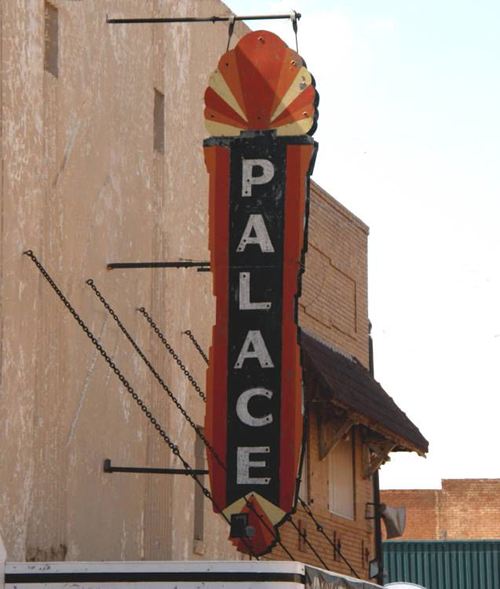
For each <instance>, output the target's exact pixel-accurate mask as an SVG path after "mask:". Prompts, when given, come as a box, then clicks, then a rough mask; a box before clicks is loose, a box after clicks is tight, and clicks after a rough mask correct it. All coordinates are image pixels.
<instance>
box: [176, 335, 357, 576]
mask: <svg viewBox="0 0 500 589" xmlns="http://www.w3.org/2000/svg"><path fill="white" fill-rule="evenodd" d="M184 333H185V334H186V335H187V336H188V337H189V339H190V340H191V341H192V342H193V345H194V346H195V348H196V349H197V350H198V353H199V354H200V356H201V357H202V358H203V359H204V360H205V361H206V363H207V364H208V358H207V356H206V354H205V352H204V351H203V348H202V347H201V346H200V344H199V343H198V341H197V340H196V338H195V337H194V335H193V334H192V333H191V331H189V330H188V331H185V332H184ZM297 498H298V500H299V502H300V504H301V505H302V507H303V508H304V511H305V512H306V514H307V515H308V516H309V517H310V518H311V519H312V521H313V522H314V524H315V526H316V529H317V531H318V532H320V534H322V535H323V536H324V537H325V538H326V540H327V541H328V542H329V544H330V545H331V546H332V548H333V549H334V551H335V553H336V554H338V555H339V556H340V558H341V559H342V560H343V561H344V562H345V564H346V565H347V566H348V567H349V570H350V571H351V573H352V574H353V575H354V576H355V577H357V578H358V579H359V578H360V576H359V575H358V573H357V572H356V570H355V569H354V568H353V567H352V565H351V563H350V562H349V561H348V560H347V558H346V557H345V556H344V555H343V554H342V552H341V551H340V550H339V548H338V546H335V544H334V543H333V542H332V540H331V538H330V537H329V536H328V535H327V534H326V533H325V530H324V528H323V526H322V525H321V524H320V523H319V522H318V520H317V519H316V517H315V516H314V514H313V512H312V511H311V508H310V507H309V505H307V503H305V502H304V501H303V499H302V498H301V497H300V496H297ZM289 519H290V523H291V524H292V525H293V526H294V527H295V528H296V529H298V528H297V526H296V524H295V522H294V521H293V519H292V517H290V518H289ZM304 540H306V539H304ZM306 542H307V540H306ZM313 552H314V550H313ZM318 558H320V557H319V556H318ZM324 566H325V568H327V569H328V567H327V566H326V565H324Z"/></svg>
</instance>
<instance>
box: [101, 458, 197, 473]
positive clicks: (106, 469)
mask: <svg viewBox="0 0 500 589" xmlns="http://www.w3.org/2000/svg"><path fill="white" fill-rule="evenodd" d="M102 470H103V471H104V472H106V473H112V472H135V473H140V474H183V475H204V474H208V470H203V469H194V468H192V469H188V468H149V467H146V466H112V464H111V460H110V459H109V458H106V459H105V460H104V463H103V465H102Z"/></svg>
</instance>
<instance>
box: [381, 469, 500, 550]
mask: <svg viewBox="0 0 500 589" xmlns="http://www.w3.org/2000/svg"><path fill="white" fill-rule="evenodd" d="M381 497H382V501H383V502H384V503H387V504H388V505H391V506H392V507H399V506H405V507H406V509H407V512H406V530H405V533H404V536H403V537H402V538H401V539H402V540H467V539H476V540H479V539H499V538H500V479H443V481H442V488H441V489H438V490H420V489H415V490H406V491H395V490H390V491H382V494H381Z"/></svg>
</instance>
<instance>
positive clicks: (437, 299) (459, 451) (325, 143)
mask: <svg viewBox="0 0 500 589" xmlns="http://www.w3.org/2000/svg"><path fill="white" fill-rule="evenodd" d="M291 1H292V2H293V4H290V3H289V2H288V1H287V2H282V1H268V0H252V1H250V0H227V4H228V5H229V6H230V7H231V9H232V10H233V11H234V13H235V14H260V13H265V14H267V13H281V12H289V11H290V10H291V9H292V8H293V9H295V10H297V11H298V12H301V13H302V19H301V20H300V21H299V52H300V54H301V55H302V57H303V58H304V59H305V60H306V62H307V66H308V69H309V70H310V71H311V73H312V74H313V75H314V77H315V78H316V86H317V89H318V91H319V94H320V105H319V113H320V116H319V127H318V132H317V133H316V135H315V138H316V139H317V141H319V152H318V159H317V162H316V169H315V172H314V176H313V177H314V179H315V180H316V181H317V182H318V183H319V184H321V185H322V186H323V187H324V188H325V189H326V190H328V191H329V192H330V193H331V194H333V195H334V196H335V197H336V198H337V199H338V200H340V201H341V202H342V203H343V204H344V205H345V206H347V207H348V208H349V209H350V210H352V211H353V212H354V213H355V214H357V215H358V216H359V217H361V219H363V221H365V222H366V223H367V224H368V225H369V226H370V240H369V307H370V319H371V321H372V323H373V337H374V346H375V374H376V378H377V380H378V381H379V382H380V383H381V384H382V386H383V387H384V388H385V390H386V391H387V392H388V393H389V394H390V395H391V396H392V397H393V398H394V400H395V401H396V403H397V404H398V405H399V406H400V407H401V408H402V409H403V410H404V411H405V412H406V413H407V415H408V416H409V417H410V419H411V420H412V421H413V422H414V423H415V424H416V425H417V426H418V427H419V428H420V430H421V431H422V433H423V434H424V435H425V437H426V438H427V439H428V440H429V442H430V452H429V455H428V458H427V459H422V458H419V457H417V456H416V455H409V454H406V453H404V454H395V455H393V458H392V461H391V463H389V464H387V465H385V466H384V467H383V468H382V470H381V483H382V487H383V488H433V487H435V488H438V487H439V486H440V480H441V479H442V478H500V462H499V460H498V458H497V453H496V452H497V449H498V444H499V436H498V430H499V429H500V426H499V423H500V421H499V409H500V399H499V394H500V376H499V362H498V359H499V356H500V311H499V304H500V267H499V266H500V232H499V231H498V224H499V221H500V62H499V60H500V2H498V0H468V1H465V0H350V1H347V0H345V1H344V0H338V1H336V0H335V1H333V0H332V1H328V0H291ZM249 24H250V25H251V26H252V28H254V29H255V28H266V29H269V30H272V31H274V32H276V33H277V34H279V35H280V36H281V37H282V38H283V39H284V40H285V41H286V42H287V43H288V45H290V46H291V47H294V46H295V40H294V37H293V33H292V28H291V24H290V23H288V22H287V23H285V22H283V23H281V22H279V21H267V22H263V23H249Z"/></svg>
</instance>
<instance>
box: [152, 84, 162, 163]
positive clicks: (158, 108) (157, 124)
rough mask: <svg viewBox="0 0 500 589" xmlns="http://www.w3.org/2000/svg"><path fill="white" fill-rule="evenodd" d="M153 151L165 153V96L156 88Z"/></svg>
mask: <svg viewBox="0 0 500 589" xmlns="http://www.w3.org/2000/svg"><path fill="white" fill-rule="evenodd" d="M153 149H154V150H155V151H156V152H157V153H165V96H164V95H163V94H162V93H161V92H160V91H159V90H157V89H156V88H155V102H154V107H153Z"/></svg>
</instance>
